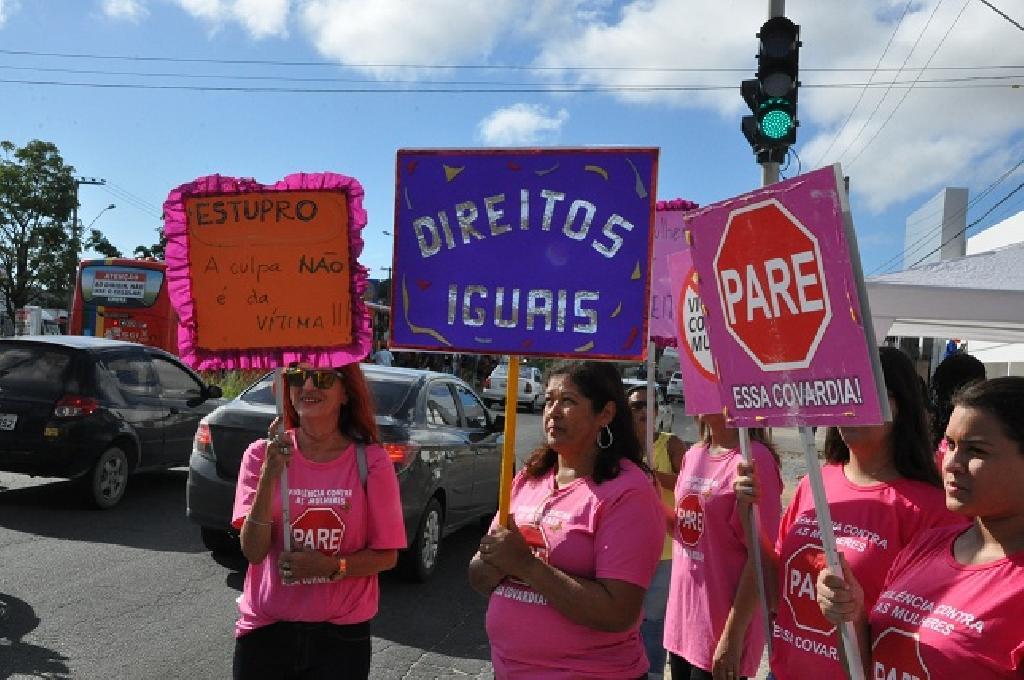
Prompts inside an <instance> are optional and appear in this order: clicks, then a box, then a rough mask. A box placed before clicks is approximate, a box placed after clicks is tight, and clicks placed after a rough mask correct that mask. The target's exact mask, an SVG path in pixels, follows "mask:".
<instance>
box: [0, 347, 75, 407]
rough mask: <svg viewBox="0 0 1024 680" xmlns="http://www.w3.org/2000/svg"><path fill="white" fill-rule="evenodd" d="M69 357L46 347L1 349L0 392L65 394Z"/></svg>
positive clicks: (35, 395)
mask: <svg viewBox="0 0 1024 680" xmlns="http://www.w3.org/2000/svg"><path fill="white" fill-rule="evenodd" d="M70 365H71V355H70V354H69V353H68V352H66V351H63V350H61V349H58V348H55V347H52V346H47V345H38V346H34V345H16V346H5V347H0V392H5V393H7V394H9V395H12V396H13V395H24V396H33V397H47V398H50V397H56V396H57V395H58V394H60V393H61V392H62V391H63V390H64V382H65V376H66V374H67V370H68V366H70Z"/></svg>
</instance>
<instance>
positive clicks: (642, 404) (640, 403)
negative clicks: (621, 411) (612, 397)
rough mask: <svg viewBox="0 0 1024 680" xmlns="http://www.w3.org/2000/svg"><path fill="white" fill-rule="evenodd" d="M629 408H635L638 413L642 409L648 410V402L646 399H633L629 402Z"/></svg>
mask: <svg viewBox="0 0 1024 680" xmlns="http://www.w3.org/2000/svg"><path fill="white" fill-rule="evenodd" d="M629 408H631V409H633V410H634V411H636V412H637V413H639V412H640V411H646V410H647V402H646V401H631V402H629Z"/></svg>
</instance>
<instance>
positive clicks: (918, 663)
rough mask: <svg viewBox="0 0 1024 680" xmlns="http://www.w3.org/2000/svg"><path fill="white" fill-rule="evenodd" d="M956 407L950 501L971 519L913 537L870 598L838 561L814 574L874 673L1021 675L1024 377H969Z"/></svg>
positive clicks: (835, 617)
mask: <svg viewBox="0 0 1024 680" xmlns="http://www.w3.org/2000/svg"><path fill="white" fill-rule="evenodd" d="M952 403H953V406H954V409H953V413H952V416H951V418H950V419H949V423H948V425H947V427H946V431H945V435H946V436H945V439H946V443H947V446H946V454H945V458H944V460H943V467H942V472H943V479H944V482H945V492H946V493H945V497H946V507H948V508H949V509H950V510H952V511H953V512H956V513H958V514H960V515H961V516H963V517H965V518H971V520H972V521H971V523H970V524H969V525H966V526H964V525H958V526H952V527H940V528H937V529H933V530H930V531H925V532H922V533H921V534H920V535H918V536H917V537H915V538H914V540H912V541H911V542H910V544H909V545H907V546H905V547H904V548H903V550H902V551H901V552H900V553H899V555H898V556H897V557H896V560H895V562H893V565H892V567H891V568H890V569H889V573H888V575H887V576H886V579H885V583H884V585H883V590H882V595H881V597H880V598H878V600H877V601H876V602H875V603H874V605H870V604H869V603H868V599H867V597H866V595H865V592H864V587H863V586H862V585H861V584H860V583H859V581H858V578H857V577H856V574H855V572H853V571H852V570H851V569H850V567H849V564H848V563H847V562H846V560H845V559H844V560H843V575H842V577H840V576H839V575H837V574H832V573H830V572H829V570H828V569H823V570H822V572H821V574H820V575H819V577H818V603H819V604H820V605H821V611H822V613H823V614H824V615H825V616H826V617H827V618H828V620H830V621H833V622H835V623H840V622H844V621H853V622H854V623H855V625H856V627H857V629H858V632H859V636H858V637H859V639H860V640H862V641H864V649H863V654H862V656H863V658H864V659H865V660H869V659H870V663H869V664H866V665H867V669H866V670H867V676H868V677H871V678H880V677H881V678H890V677H893V678H909V677H920V678H924V677H931V678H940V677H941V678H965V679H966V678H970V680H996V679H997V678H1024V635H1022V634H1021V630H1022V628H1021V622H1020V612H1021V610H1022V609H1024V587H1022V584H1024V493H1021V490H1022V489H1024V378H1020V377H1010V378H995V379H993V380H989V381H987V382H980V383H979V382H974V383H971V384H970V385H968V386H967V387H966V388H964V389H963V390H962V391H961V392H959V393H957V394H956V395H955V396H954V397H953V399H952ZM868 641H870V643H871V648H870V651H869V650H868V648H867V642H868Z"/></svg>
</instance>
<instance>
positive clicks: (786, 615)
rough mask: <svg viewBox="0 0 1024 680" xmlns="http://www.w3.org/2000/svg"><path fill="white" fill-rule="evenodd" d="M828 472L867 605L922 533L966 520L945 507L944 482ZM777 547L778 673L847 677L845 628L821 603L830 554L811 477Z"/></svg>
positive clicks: (835, 511)
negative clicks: (873, 479) (842, 646)
mask: <svg viewBox="0 0 1024 680" xmlns="http://www.w3.org/2000/svg"><path fill="white" fill-rule="evenodd" d="M821 476H822V479H823V481H824V486H825V496H826V498H827V499H828V507H829V512H830V513H831V515H832V530H833V532H834V533H835V536H836V543H837V544H838V548H839V550H840V552H842V553H843V554H844V555H845V556H846V559H847V561H848V562H849V564H850V569H851V570H852V571H853V574H854V576H856V577H857V581H858V582H859V583H860V584H861V586H862V587H863V588H864V601H865V604H866V606H867V607H868V608H870V607H872V606H874V603H875V600H877V599H878V596H879V594H880V593H881V592H882V583H883V582H884V580H885V575H886V573H887V572H888V571H889V567H890V566H891V565H892V563H893V560H895V559H896V556H897V555H898V554H899V552H900V550H902V549H903V547H904V546H906V545H907V544H908V543H910V541H911V540H913V539H914V537H915V536H917V535H918V534H920V533H921V532H923V531H925V530H927V529H931V528H933V527H937V526H946V525H950V524H955V525H958V526H961V527H963V526H964V525H965V524H966V521H967V520H965V519H964V518H962V517H960V516H958V515H955V514H953V513H952V512H950V511H949V510H947V509H946V501H945V495H944V494H943V491H942V489H940V488H939V487H936V486H932V485H930V484H926V483H925V482H919V481H916V480H911V479H897V480H894V481H892V482H889V483H880V484H872V485H869V486H858V485H857V484H854V483H853V482H851V481H850V480H849V479H847V477H846V473H845V472H844V470H843V466H842V465H825V466H824V467H823V468H822V470H821ZM776 550H777V552H778V558H779V587H780V588H781V591H780V594H779V602H778V611H777V612H776V617H775V623H774V625H773V626H772V654H771V668H772V672H773V673H774V674H775V677H776V678H777V680H803V679H804V678H833V677H835V678H840V677H844V675H843V674H844V673H845V671H844V670H843V665H842V661H841V656H840V651H839V635H838V632H837V630H836V627H835V625H833V624H832V623H830V622H829V621H828V620H827V619H826V618H825V617H824V615H822V613H821V609H820V608H819V607H818V601H817V592H816V584H817V582H818V572H820V571H821V570H822V568H824V566H825V557H824V553H823V552H822V549H821V537H820V534H819V532H818V520H817V518H816V515H815V512H814V498H813V497H812V494H811V488H810V484H809V482H808V480H807V478H806V477H804V478H803V479H802V480H800V484H799V485H798V486H797V489H796V494H795V495H794V496H793V501H792V502H791V503H790V505H789V508H788V509H787V510H786V513H785V514H784V515H783V517H782V524H781V526H780V527H779V541H778V544H777V545H776Z"/></svg>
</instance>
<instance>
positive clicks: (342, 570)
mask: <svg viewBox="0 0 1024 680" xmlns="http://www.w3.org/2000/svg"><path fill="white" fill-rule="evenodd" d="M346 574H348V562H347V560H346V559H345V558H344V557H342V558H341V559H339V560H338V570H337V571H335V572H334V573H333V574H331V581H340V580H341V579H343V578H345V575H346Z"/></svg>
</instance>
